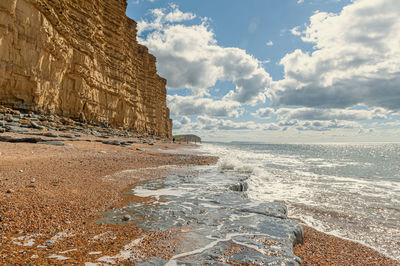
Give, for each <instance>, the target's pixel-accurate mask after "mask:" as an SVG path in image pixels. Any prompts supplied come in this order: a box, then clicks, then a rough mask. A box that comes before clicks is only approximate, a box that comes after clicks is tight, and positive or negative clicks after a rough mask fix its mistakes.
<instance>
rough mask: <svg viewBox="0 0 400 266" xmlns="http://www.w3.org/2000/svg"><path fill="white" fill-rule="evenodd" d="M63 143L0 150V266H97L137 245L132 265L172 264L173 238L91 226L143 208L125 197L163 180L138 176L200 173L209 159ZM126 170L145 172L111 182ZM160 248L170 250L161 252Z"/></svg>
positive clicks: (135, 147) (128, 227) (129, 226)
mask: <svg viewBox="0 0 400 266" xmlns="http://www.w3.org/2000/svg"><path fill="white" fill-rule="evenodd" d="M0 135H2V134H0ZM7 135H9V134H7ZM12 135H14V136H17V135H16V134H12ZM85 137H86V136H85ZM93 139H96V138H93ZM64 143H65V146H53V145H43V144H28V143H8V142H0V169H1V173H0V203H1V204H0V232H1V236H2V237H1V238H0V264H5V265H7V264H11V265H14V264H25V263H30V264H34V265H39V264H55V263H68V264H70V263H77V264H84V263H86V262H96V263H98V262H99V261H97V260H98V259H99V258H104V259H105V260H107V258H108V257H113V256H116V254H119V253H120V252H121V250H124V248H126V246H127V245H129V244H130V243H131V242H132V240H135V239H138V238H143V239H145V240H146V243H149V244H147V245H145V246H142V247H141V248H140V250H138V252H139V254H138V257H139V258H140V257H152V256H154V255H159V256H160V257H166V258H167V257H171V256H172V255H173V248H174V244H173V238H174V236H175V235H176V234H175V233H174V232H173V230H170V231H167V232H144V231H143V230H140V229H138V228H136V227H135V226H134V223H130V222H128V223H126V224H124V225H116V224H111V225H110V224H99V223H97V222H96V221H97V219H99V218H100V217H103V213H104V211H107V210H113V209H116V208H119V207H123V206H125V205H126V203H127V202H131V201H134V200H143V201H144V200H147V199H138V198H136V199H135V198H134V197H131V196H126V195H124V191H126V190H129V189H130V188H131V187H132V186H133V185H135V184H138V183H139V182H143V181H146V180H150V179H156V178H163V177H164V176H166V175H167V174H168V172H166V171H165V170H164V171H155V170H154V169H145V168H157V167H159V166H166V165H174V166H178V167H179V166H186V165H193V164H197V165H204V164H210V163H213V162H214V161H215V158H212V157H205V156H196V155H180V154H169V153H164V152H160V151H155V149H164V150H165V149H169V150H171V149H177V148H179V147H183V146H184V145H178V144H172V143H164V142H156V143H154V145H151V146H149V145H148V144H141V143H134V144H132V145H131V146H130V147H123V146H113V145H106V144H104V143H101V142H95V141H93V142H86V141H83V142H81V141H65V142H64ZM128 169H131V170H134V169H142V170H143V169H145V170H143V171H141V175H140V177H135V178H132V177H130V176H128V175H124V176H119V177H118V178H113V176H114V175H116V174H118V173H120V172H121V171H124V170H128ZM165 242H168V243H169V242H170V244H169V245H165V246H163V245H161V244H162V243H165ZM155 251H156V252H155ZM104 262H106V261H104Z"/></svg>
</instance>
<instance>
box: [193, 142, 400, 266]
mask: <svg viewBox="0 0 400 266" xmlns="http://www.w3.org/2000/svg"><path fill="white" fill-rule="evenodd" d="M197 151H198V152H200V153H202V154H207V155H213V156H218V157H219V161H218V163H217V164H216V165H214V166H210V168H211V169H208V170H207V171H213V172H214V175H215V176H220V178H227V177H229V178H230V179H233V180H237V181H238V182H242V183H243V184H245V185H244V186H243V187H244V188H245V195H246V197H248V198H249V199H251V200H254V201H267V202H281V203H284V204H285V205H286V206H287V207H288V211H289V217H291V218H296V219H300V220H301V221H303V222H304V223H305V224H307V225H309V226H311V227H313V228H316V229H317V230H319V231H322V232H325V233H328V234H331V235H334V236H338V237H341V238H344V239H348V240H352V241H355V242H359V243H361V244H364V245H366V246H369V247H371V248H373V249H375V250H377V251H379V252H381V253H383V254H385V255H387V256H388V257H391V258H393V259H395V260H397V261H399V262H400V144H394V143H368V144H365V143H363V144H357V143H343V144H342V143H341V144H258V143H204V144H202V145H199V146H198V149H197Z"/></svg>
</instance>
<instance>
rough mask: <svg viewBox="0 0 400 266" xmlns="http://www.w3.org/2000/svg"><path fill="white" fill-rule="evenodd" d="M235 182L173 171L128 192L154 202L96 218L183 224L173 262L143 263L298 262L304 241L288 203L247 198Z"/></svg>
mask: <svg viewBox="0 0 400 266" xmlns="http://www.w3.org/2000/svg"><path fill="white" fill-rule="evenodd" d="M241 182H243V181H241ZM237 183H238V181H237V180H233V178H229V177H228V178H221V176H216V175H215V173H214V172H213V171H209V170H207V168H201V169H200V168H197V170H196V171H194V172H191V173H190V174H180V175H170V176H168V177H167V178H165V179H162V180H153V181H150V182H147V183H144V184H141V185H139V186H136V187H135V188H134V189H133V190H132V191H131V192H129V193H128V194H132V195H136V196H140V197H154V198H155V199H156V202H155V203H153V204H150V205H149V204H144V203H137V202H136V203H130V204H129V205H128V206H127V207H124V208H123V209H116V210H112V211H109V212H107V213H106V217H105V218H102V219H100V220H99V221H98V222H99V223H109V224H114V223H116V224H121V225H123V224H125V223H126V222H127V220H126V219H125V217H127V216H129V217H130V219H129V221H130V222H132V221H133V222H134V224H135V225H136V226H138V227H139V228H141V229H143V230H145V231H166V230H169V229H171V228H180V231H181V235H179V236H177V237H178V238H180V239H179V242H180V246H179V248H177V249H176V250H175V254H176V255H175V256H174V257H172V258H171V259H170V260H169V261H168V260H162V259H159V258H149V259H148V261H142V264H139V265H163V264H167V265H168V264H170V265H175V264H178V265H184V264H191V265H205V264H212V265H215V264H218V265H224V264H230V263H234V264H274V265H275V264H277V265H278V264H279V265H299V264H300V263H301V259H300V258H298V257H296V256H295V255H294V254H293V245H295V244H298V243H302V241H303V234H302V228H301V226H300V225H299V224H297V223H296V222H294V221H291V220H288V219H287V209H286V206H284V205H283V204H281V203H277V202H258V201H252V200H249V199H248V198H247V197H246V193H245V192H240V191H233V190H232V189H231V187H232V186H233V185H235V184H237Z"/></svg>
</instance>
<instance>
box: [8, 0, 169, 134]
mask: <svg viewBox="0 0 400 266" xmlns="http://www.w3.org/2000/svg"><path fill="white" fill-rule="evenodd" d="M126 7H127V2H126V0H93V1H78V0H60V1H54V0H40V1H39V0H1V1H0V104H3V105H7V106H9V107H13V108H17V109H23V110H31V111H35V112H41V113H50V114H57V115H59V116H63V117H69V118H72V119H79V120H81V121H87V122H92V123H94V122H95V123H102V124H104V125H106V126H110V127H113V128H118V129H124V130H130V131H134V132H137V133H140V134H149V135H155V136H160V137H166V138H171V130H172V121H171V120H170V119H169V110H168V108H167V106H166V88H165V86H166V80H165V79H163V78H161V77H159V76H158V75H157V73H156V58H155V57H154V56H152V55H150V54H149V52H148V49H147V48H146V47H145V46H142V45H140V44H138V42H137V40H136V22H135V21H133V20H131V19H129V18H128V17H126V15H125V11H126Z"/></svg>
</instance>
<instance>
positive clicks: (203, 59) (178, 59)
mask: <svg viewBox="0 0 400 266" xmlns="http://www.w3.org/2000/svg"><path fill="white" fill-rule="evenodd" d="M172 9H173V10H172V11H171V12H169V13H167V12H166V10H163V9H155V10H153V11H152V14H153V19H152V20H151V21H139V23H138V29H139V33H143V32H145V31H149V33H148V34H147V35H146V36H142V38H141V39H140V42H141V43H143V44H144V45H146V46H147V47H148V48H149V50H150V51H151V53H153V54H154V55H155V56H156V57H157V61H158V72H159V73H160V75H161V76H163V77H165V78H167V80H168V87H169V88H171V89H181V88H189V89H191V90H193V91H194V92H195V93H199V91H203V92H204V90H205V89H207V88H210V87H212V86H214V85H215V84H216V83H217V81H231V82H233V83H234V84H235V90H232V91H231V92H230V93H229V95H227V97H229V99H230V100H232V101H238V102H240V103H247V104H257V103H260V102H265V99H266V96H265V94H266V90H267V88H268V87H270V83H271V77H270V75H269V74H268V73H267V72H266V71H265V69H264V68H263V67H262V62H261V61H259V60H258V59H256V58H255V57H254V56H252V55H250V54H247V53H246V51H245V50H242V49H239V48H231V47H222V46H219V45H218V44H217V41H216V38H215V35H214V32H213V31H212V30H211V29H210V28H209V26H208V24H207V21H206V20H203V21H202V22H201V23H200V24H195V25H190V26H188V25H183V24H174V23H169V22H176V21H178V20H177V19H174V20H168V19H167V18H169V17H171V18H175V17H180V18H182V20H189V19H193V18H194V17H195V15H193V14H188V13H183V12H181V11H180V10H179V9H178V8H177V7H176V6H172ZM176 14H179V15H176ZM183 14H186V15H183ZM227 99H228V98H227Z"/></svg>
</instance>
